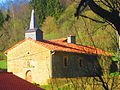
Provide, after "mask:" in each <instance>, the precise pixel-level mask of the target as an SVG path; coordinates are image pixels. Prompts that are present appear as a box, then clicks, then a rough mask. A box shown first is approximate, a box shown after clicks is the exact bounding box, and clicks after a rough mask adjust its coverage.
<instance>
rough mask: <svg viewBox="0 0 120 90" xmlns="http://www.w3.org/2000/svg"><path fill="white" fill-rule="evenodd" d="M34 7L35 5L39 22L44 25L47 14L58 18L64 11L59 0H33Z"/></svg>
mask: <svg viewBox="0 0 120 90" xmlns="http://www.w3.org/2000/svg"><path fill="white" fill-rule="evenodd" d="M31 4H32V6H33V7H35V11H36V16H37V20H38V23H39V24H40V25H42V23H43V21H44V19H45V18H46V17H47V16H52V17H55V18H58V17H59V16H60V14H61V12H62V8H61V5H60V2H59V0H36V2H35V3H34V0H32V1H31Z"/></svg>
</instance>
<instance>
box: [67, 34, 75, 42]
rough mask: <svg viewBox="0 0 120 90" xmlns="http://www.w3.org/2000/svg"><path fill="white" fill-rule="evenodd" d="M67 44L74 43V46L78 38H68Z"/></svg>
mask: <svg viewBox="0 0 120 90" xmlns="http://www.w3.org/2000/svg"><path fill="white" fill-rule="evenodd" d="M67 43H74V44H76V37H75V36H72V35H70V36H68V37H67Z"/></svg>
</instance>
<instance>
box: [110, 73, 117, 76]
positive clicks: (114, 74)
mask: <svg viewBox="0 0 120 90" xmlns="http://www.w3.org/2000/svg"><path fill="white" fill-rule="evenodd" d="M110 76H119V72H113V73H110Z"/></svg>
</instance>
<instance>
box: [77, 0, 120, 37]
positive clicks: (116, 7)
mask: <svg viewBox="0 0 120 90" xmlns="http://www.w3.org/2000/svg"><path fill="white" fill-rule="evenodd" d="M98 1H99V2H100V3H102V4H103V5H104V6H106V7H107V8H109V9H108V10H107V9H104V8H103V7H102V6H100V5H99V3H96V2H95V0H81V2H80V4H79V6H78V8H77V11H76V14H75V16H79V15H80V13H81V12H82V11H83V10H84V9H85V8H86V7H87V5H88V6H89V7H90V9H91V10H92V11H93V12H94V13H96V14H97V15H99V16H100V17H102V18H103V19H105V20H106V21H108V22H109V23H112V24H113V25H114V27H115V29H116V30H117V31H118V34H119V35H120V0H98Z"/></svg>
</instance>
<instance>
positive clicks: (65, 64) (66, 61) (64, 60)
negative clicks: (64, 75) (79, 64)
mask: <svg viewBox="0 0 120 90" xmlns="http://www.w3.org/2000/svg"><path fill="white" fill-rule="evenodd" d="M63 65H64V67H67V66H68V57H67V56H64V57H63Z"/></svg>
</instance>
